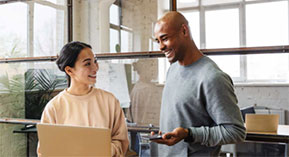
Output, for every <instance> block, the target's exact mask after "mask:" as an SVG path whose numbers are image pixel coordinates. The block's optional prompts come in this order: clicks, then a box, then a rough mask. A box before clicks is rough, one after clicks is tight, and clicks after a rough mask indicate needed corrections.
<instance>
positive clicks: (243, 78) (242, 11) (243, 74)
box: [166, 0, 289, 83]
mask: <svg viewBox="0 0 289 157" xmlns="http://www.w3.org/2000/svg"><path fill="white" fill-rule="evenodd" d="M281 1H287V2H288V14H289V1H288V0H258V1H246V0H242V1H240V2H232V3H225V4H214V5H208V6H203V5H202V0H199V6H196V7H186V8H178V11H180V12H196V11H197V12H199V16H200V17H199V20H200V21H199V23H200V30H199V31H200V45H199V46H200V48H201V49H204V48H205V47H206V29H205V26H206V22H205V18H206V17H205V12H206V11H216V10H224V9H238V10H239V45H240V47H245V46H246V42H247V41H246V5H248V4H260V3H270V2H281ZM166 11H168V10H166ZM288 18H289V16H288ZM288 23H289V20H288ZM288 26H289V24H288ZM288 29H289V27H288ZM288 32H289V31H288ZM288 38H289V33H288ZM288 62H289V58H288ZM247 73H248V69H247V56H246V55H240V77H232V78H233V80H234V82H236V83H252V82H265V83H266V82H267V83H268V82H272V81H273V82H280V81H281V82H282V81H284V80H282V79H277V80H276V79H275V80H272V79H265V80H259V79H254V80H252V79H251V80H248V77H247ZM287 82H288V80H287Z"/></svg>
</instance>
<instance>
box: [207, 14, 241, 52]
mask: <svg viewBox="0 0 289 157" xmlns="http://www.w3.org/2000/svg"><path fill="white" fill-rule="evenodd" d="M205 16H206V48H225V47H239V11H238V9H226V10H214V11H207V12H206V15H205Z"/></svg>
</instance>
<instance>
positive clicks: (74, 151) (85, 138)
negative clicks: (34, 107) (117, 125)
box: [37, 123, 111, 156]
mask: <svg viewBox="0 0 289 157" xmlns="http://www.w3.org/2000/svg"><path fill="white" fill-rule="evenodd" d="M37 134H38V139H39V143H40V153H41V155H42V156H111V133H110V129H105V128H94V127H82V126H70V125H58V124H40V123H39V124H37Z"/></svg>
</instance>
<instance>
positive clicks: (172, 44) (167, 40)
mask: <svg viewBox="0 0 289 157" xmlns="http://www.w3.org/2000/svg"><path fill="white" fill-rule="evenodd" d="M154 35H155V39H156V41H157V42H158V43H159V46H160V50H161V51H162V52H163V53H164V54H165V55H166V57H167V58H168V60H169V62H170V63H174V62H176V61H179V60H182V59H183V53H184V50H183V48H182V47H183V46H182V41H183V40H182V37H181V32H180V29H179V30H174V29H172V27H171V28H170V26H169V24H167V23H165V22H163V21H160V22H158V23H157V24H156V25H155V29H154Z"/></svg>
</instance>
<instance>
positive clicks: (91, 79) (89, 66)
mask: <svg viewBox="0 0 289 157" xmlns="http://www.w3.org/2000/svg"><path fill="white" fill-rule="evenodd" d="M98 69H99V67H98V63H97V60H96V59H95V58H94V55H93V52H92V51H91V49H90V48H84V49H83V50H81V52H80V53H79V55H78V57H77V59H76V62H75V65H74V67H73V68H71V75H70V77H71V83H72V84H76V85H88V86H89V85H93V84H95V82H96V73H97V71H98Z"/></svg>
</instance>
